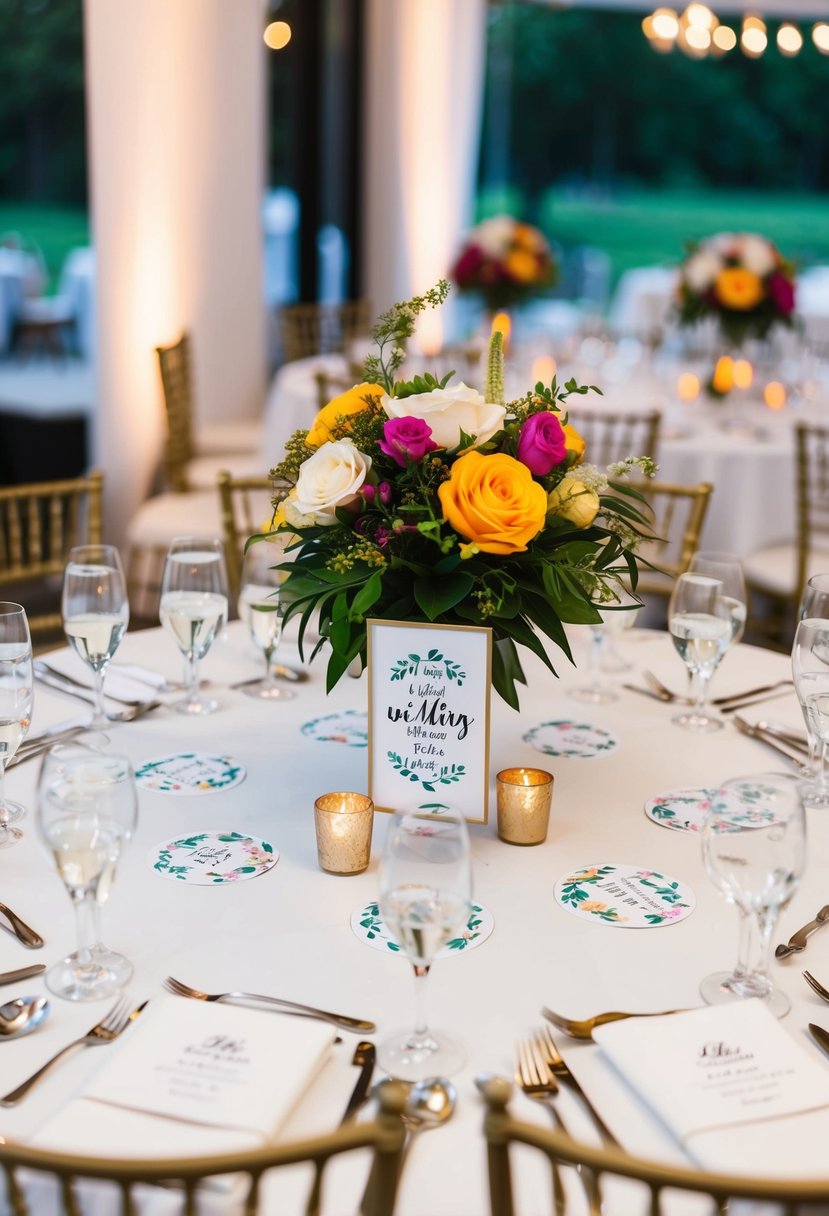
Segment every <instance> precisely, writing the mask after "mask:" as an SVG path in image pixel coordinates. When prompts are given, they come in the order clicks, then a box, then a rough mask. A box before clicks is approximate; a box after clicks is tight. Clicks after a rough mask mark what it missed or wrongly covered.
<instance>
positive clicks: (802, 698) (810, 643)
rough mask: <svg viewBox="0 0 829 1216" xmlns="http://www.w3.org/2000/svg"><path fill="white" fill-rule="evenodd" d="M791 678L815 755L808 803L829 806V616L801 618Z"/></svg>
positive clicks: (804, 789)
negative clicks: (828, 752) (828, 770)
mask: <svg viewBox="0 0 829 1216" xmlns="http://www.w3.org/2000/svg"><path fill="white" fill-rule="evenodd" d="M792 679H793V680H794V687H795V692H796V693H797V699H798V701H799V702H800V708H801V710H802V712H803V717H804V720H805V722H806V730H807V732H808V735H809V757H810V760H811V758H812V757H814V765H813V768H812V770H811V779H810V780H807V781H804V782H803V784H802V786H801V793H802V795H803V799H804V801H805V803H806V805H807V806H808V807H813V808H817V809H823V808H825V807H829V780H827V774H826V745H827V743H829V620H824V619H822V618H812V617H809V618H807V619H806V620H803V621H801V622H800V624H799V625H798V626H797V631H796V633H795V635H794V645H793V646H792Z"/></svg>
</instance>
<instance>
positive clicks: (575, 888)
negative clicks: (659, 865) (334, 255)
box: [560, 866, 689, 925]
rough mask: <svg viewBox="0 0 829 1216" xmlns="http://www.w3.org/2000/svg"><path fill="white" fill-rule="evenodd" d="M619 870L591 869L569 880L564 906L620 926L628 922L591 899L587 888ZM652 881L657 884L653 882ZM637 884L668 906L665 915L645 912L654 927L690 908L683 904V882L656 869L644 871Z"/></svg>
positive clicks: (565, 891)
mask: <svg viewBox="0 0 829 1216" xmlns="http://www.w3.org/2000/svg"><path fill="white" fill-rule="evenodd" d="M617 868H618V867H616V866H589V867H588V868H587V869H585V870H579V871H577V872H576V873H575V874H573V875H571V876H570V877H569V878H566V879H565V880H564V882H563V884H562V887H561V896H560V897H561V902H562V904H563V905H564V906H565V907H567V906H569V907H572V908H577V909H578V910H579V911H580V912H589V913H590V914H591V915H593V916H595V917H597V918H598V919H599V920H604V921H613V922H614V923H616V924H621V923H622V922H623V921H626V920H628V917H627V916H620V914H619V912H618V910H617V909H616V908H613V907H608V905H607V904H606V903H603V902H602V901H601V900H598V899H591V898H590V894H591V893H590V891H589V890H587V889H586V888H587V887H590V886H593V885H595V884H597V883H601V882H602V881H603V880H604V879H605V878H608V877H609V876H610V875H611V874H614V873H615V872H616V870H617ZM651 879H656V880H657V881H655V882H652V881H651ZM635 881H636V882H638V883H639V885H640V886H642V887H649V888H650V889H651V890H652V891H653V893H654V895H655V896H658V898H659V899H660V900H661V901H662V902H663V903H664V904H667V905H668V907H667V908H666V909H665V912H664V913H662V914H660V913H658V912H647V913H645V916H644V919H645V921H646V922H647V923H648V924H650V925H661V924H664V922H665V921H667V920H674V919H675V918H676V917H677V916H680V915H681V909H683V908H687V907H688V906H689V905H688V904H687V903H683V902H682V898H681V892H680V890H679V883H678V882H677V881H676V880H674V879H666V878H665V876H664V874H658V873H657V872H656V871H655V870H640V871H639V873H638V874H637V875H636V879H635Z"/></svg>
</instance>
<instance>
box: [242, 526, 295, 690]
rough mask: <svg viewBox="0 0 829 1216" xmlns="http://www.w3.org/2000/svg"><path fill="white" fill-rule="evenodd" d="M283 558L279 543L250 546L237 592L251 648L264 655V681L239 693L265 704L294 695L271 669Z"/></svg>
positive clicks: (281, 611) (280, 612)
mask: <svg viewBox="0 0 829 1216" xmlns="http://www.w3.org/2000/svg"><path fill="white" fill-rule="evenodd" d="M283 557H284V551H283V547H282V545H281V543H279V542H278V541H270V540H261V541H257V543H256V544H254V545H251V546H250V548H249V549H248V551H247V553H246V554H245V561H244V565H243V567H242V583H241V589H240V591H239V616H240V617H241V619H242V620H243V621H244V622H245V624H246V625H247V627H248V629H249V630H250V635H251V638H252V639H253V642H254V645H256V646H258V647H259V649H260V650H261V651H262V653H263V654H264V656H265V675H264V678H263V679H261V680H257V681H256V683H255V684H246V685H245V686H244V687H243V689H242V692H243V693H245V694H246V696H249V697H258V698H260V699H261V700H267V701H290V700H291V699H292V698H293V697H294V695H295V694H294V692H293V689H290V688H285V687H284V685H280V684H279V683H278V682H277V680H276V677H275V675H274V670H273V666H272V664H273V658H274V655H275V654H276V652H277V650H278V648H279V642H280V639H281V637H282V622H283V620H284V618H285V604H284V601H283V600H282V598H281V595H280V586H281V584H282V583H283V582H284V580H285V573H284V571H281V570H279V569H277V567H278V566H279V565H280V563H281V562H282V560H283Z"/></svg>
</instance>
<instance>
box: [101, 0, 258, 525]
mask: <svg viewBox="0 0 829 1216" xmlns="http://www.w3.org/2000/svg"><path fill="white" fill-rule="evenodd" d="M84 20H85V38H86V91H87V126H88V160H89V164H90V170H91V183H90V198H91V210H92V227H93V237H94V242H95V246H96V250H97V266H98V352H99V353H98V376H99V386H98V387H99V411H98V419H97V426H96V435H95V452H96V461H97V463H98V464H100V465H101V466H102V467H103V468H104V469H105V470H106V474H107V502H106V525H107V532H108V534H109V535H110V536H112V537H114V538H116V539H117V538H119V537H121V536H123V530H124V527H125V524H126V522H127V520H128V519H129V517H130V515H131V513H132V511H133V510H134V509H135V507H136V506H137V505H138V503H139V502H141V501H142V499H143V498H144V497H145V495H146V493H147V490H148V488H149V487H150V483H151V481H152V477H153V474H154V472H155V469H156V466H157V463H158V458H159V454H160V450H161V444H162V437H163V427H164V422H163V404H162V397H161V389H160V384H159V377H158V370H157V363H156V356H155V353H154V348H155V347H156V346H157V345H166V344H167V343H170V342H173V341H175V340H176V339H177V338H178V337H179V335H180V334H181V332H182V331H183V330H188V331H189V332H190V334H191V336H192V343H193V352H194V358H195V363H194V386H195V397H196V411H197V413H196V420H197V421H198V419H204V420H208V419H209V420H216V419H220V418H231V419H232V418H234V417H239V418H242V417H250V416H252V415H254V414H256V413H258V412H259V411H260V410H261V407H262V400H263V396H264V387H265V331H264V313H263V304H262V300H263V292H262V236H261V223H260V205H261V198H262V183H263V170H264V98H265V88H264V59H265V54H266V50H265V46H264V43H263V41H262V30H263V27H264V3H263V0H233V3H232V4H228V2H227V0H173V2H171V0H140V3H138V4H136V3H135V2H134V0H84ZM193 523H194V527H196V526H197V524H198V521H197V520H194V521H193Z"/></svg>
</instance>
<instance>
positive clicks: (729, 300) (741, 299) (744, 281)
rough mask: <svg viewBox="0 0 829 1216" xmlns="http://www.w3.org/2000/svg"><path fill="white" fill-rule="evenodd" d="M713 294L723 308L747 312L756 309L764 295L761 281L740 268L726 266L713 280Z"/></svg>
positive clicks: (758, 277)
mask: <svg viewBox="0 0 829 1216" xmlns="http://www.w3.org/2000/svg"><path fill="white" fill-rule="evenodd" d="M714 292H715V294H716V297H717V299H718V300H719V302H720V303H721V304H722V305H723V307H724V308H733V309H736V310H737V311H738V312H748V311H749V310H750V309H752V308H756V307H757V305H758V304H759V303H760V301H761V300H762V299H763V296H764V295H765V294H766V293H765V289H764V288H763V280H762V279H761V278H760V276H759V275H756V274H754V272H753V271H751V270H745V269H744V268H743V267H742V266H726V267H725V268H724V269H723V270H721V271H720V273H719V274H718V275H717V277H716V279H715V280H714Z"/></svg>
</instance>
